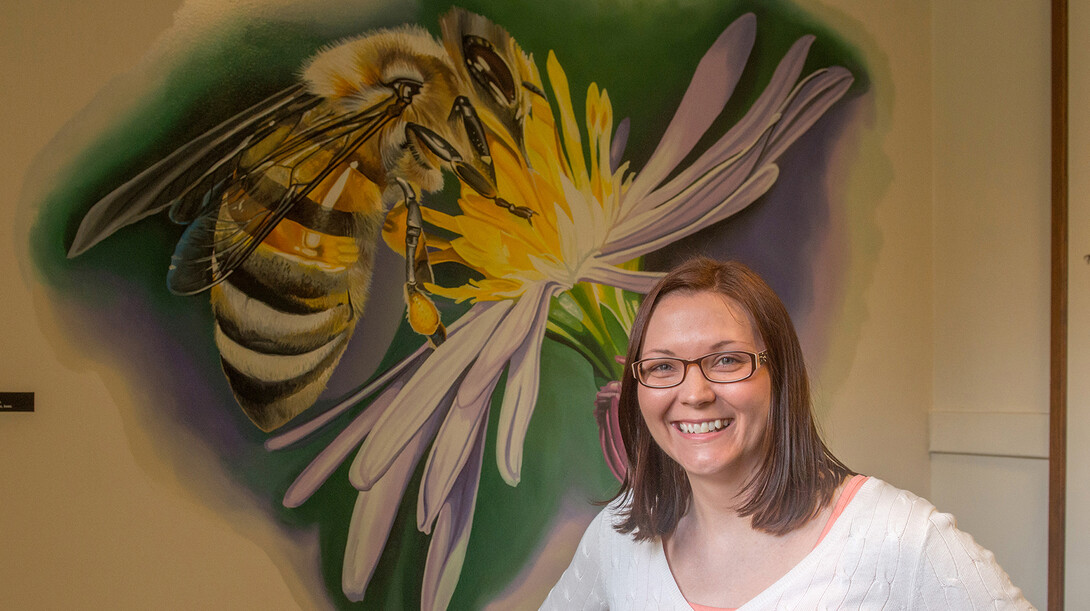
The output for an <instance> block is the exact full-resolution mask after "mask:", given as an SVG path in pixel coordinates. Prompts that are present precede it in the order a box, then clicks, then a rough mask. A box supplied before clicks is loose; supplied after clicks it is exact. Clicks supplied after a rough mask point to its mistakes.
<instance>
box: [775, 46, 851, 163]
mask: <svg viewBox="0 0 1090 611" xmlns="http://www.w3.org/2000/svg"><path fill="white" fill-rule="evenodd" d="M854 80H855V79H854V78H853V77H852V74H851V72H848V71H847V70H845V69H844V68H841V67H840V66H833V67H832V68H826V69H824V70H818V71H817V72H814V73H813V74H811V75H810V76H809V77H807V78H806V80H804V81H803V82H802V83H800V84H799V86H798V87H797V88H796V89H795V91H794V92H792V96H791V102H790V103H789V104H788V106H787V109H786V110H784V112H783V118H782V119H780V121H779V122H778V123H777V125H776V129H775V131H773V132H772V138H771V139H770V140H769V144H768V146H767V149H766V151H765V159H770V160H771V159H776V158H778V157H779V156H780V155H781V154H783V151H784V150H785V149H786V148H787V147H789V146H791V144H792V143H793V142H795V140H797V139H798V137H799V136H801V135H802V134H804V133H806V131H807V130H809V129H810V127H811V126H812V125H813V124H814V122H815V121H817V120H818V119H819V118H821V115H823V114H825V111H827V110H829V107H830V106H832V105H833V104H834V103H836V101H837V100H839V99H840V98H841V97H842V96H843V95H844V94H845V93H847V91H848V88H850V87H851V86H852V81H854Z"/></svg>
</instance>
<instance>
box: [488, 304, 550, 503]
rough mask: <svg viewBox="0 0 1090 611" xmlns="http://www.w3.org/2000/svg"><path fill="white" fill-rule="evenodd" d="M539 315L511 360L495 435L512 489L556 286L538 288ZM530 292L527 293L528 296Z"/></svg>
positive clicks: (531, 411)
mask: <svg viewBox="0 0 1090 611" xmlns="http://www.w3.org/2000/svg"><path fill="white" fill-rule="evenodd" d="M535 289H536V290H537V291H540V293H539V294H538V295H537V297H536V305H537V312H536V313H535V315H534V320H533V324H532V325H531V327H530V330H529V331H528V332H527V334H526V341H525V342H524V343H523V344H522V346H520V347H519V349H518V350H516V351H515V354H514V355H512V357H511V366H510V369H509V370H508V375H507V388H506V389H505V390H504V393H503V404H502V406H501V407H500V418H499V426H498V428H497V432H496V462H497V463H498V465H499V470H500V475H501V476H502V477H503V479H504V481H505V482H507V483H508V484H509V485H511V486H517V485H518V482H519V477H520V472H521V471H522V443H523V441H525V439H526V429H527V428H528V427H529V426H530V416H532V415H533V414H534V404H535V403H537V391H538V384H539V382H540V378H539V374H540V372H539V371H538V363H539V362H540V361H541V344H542V342H543V341H544V339H545V323H546V321H547V320H548V318H549V302H550V301H551V299H552V297H553V295H554V294H555V293H556V292H558V290H559V287H557V286H556V285H555V284H550V285H545V284H542V285H538V286H537V287H535ZM529 295H530V291H527V296H529Z"/></svg>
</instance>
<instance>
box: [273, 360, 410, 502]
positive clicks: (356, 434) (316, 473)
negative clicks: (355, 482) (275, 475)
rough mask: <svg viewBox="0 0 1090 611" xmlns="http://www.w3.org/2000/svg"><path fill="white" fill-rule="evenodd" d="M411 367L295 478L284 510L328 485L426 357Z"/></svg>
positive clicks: (289, 488) (288, 491)
mask: <svg viewBox="0 0 1090 611" xmlns="http://www.w3.org/2000/svg"><path fill="white" fill-rule="evenodd" d="M406 362H408V363H411V365H412V366H411V367H409V368H408V369H404V370H403V371H404V375H402V376H400V377H399V378H398V379H396V380H395V381H394V382H393V383H391V384H390V386H389V387H387V388H386V389H385V390H383V392H382V393H381V394H380V395H379V396H378V398H377V399H375V400H374V402H373V403H371V405H368V406H367V408H366V409H365V410H363V413H361V414H360V415H359V416H357V417H356V418H355V419H354V420H353V421H352V422H351V423H350V424H349V425H348V426H347V427H345V428H344V430H343V431H341V432H340V433H339V434H338V435H337V437H336V438H335V439H333V441H332V442H331V443H330V444H329V445H328V446H326V447H325V448H324V449H323V450H322V451H321V452H320V453H318V455H317V456H315V457H314V460H312V461H310V464H308V465H307V466H306V468H305V469H303V471H302V473H300V474H299V476H298V477H296V478H295V481H294V482H292V484H291V486H289V487H288V490H287V492H285V493H284V506H285V507H298V506H300V505H302V504H303V503H304V502H306V500H307V499H309V498H310V496H311V495H312V494H314V492H315V491H316V490H317V489H318V488H319V487H321V485H322V484H324V483H325V481H326V480H327V479H329V476H330V475H332V474H333V472H334V471H336V470H337V468H338V467H340V466H341V463H343V462H344V460H345V459H346V458H347V457H348V455H349V453H351V452H352V450H354V449H356V447H358V446H359V444H360V442H361V441H363V438H364V437H365V436H366V435H367V434H368V433H369V432H371V428H372V427H373V426H374V425H375V422H377V421H378V419H379V417H380V416H382V414H383V413H385V412H386V409H387V408H388V407H390V404H391V403H392V402H393V400H394V397H396V396H397V393H398V392H400V391H401V389H402V388H403V387H404V386H405V382H406V380H408V378H409V377H411V376H412V375H413V373H415V372H416V370H417V369H418V368H419V367H420V365H421V363H422V362H423V357H422V356H421V357H418V358H416V359H407V360H406Z"/></svg>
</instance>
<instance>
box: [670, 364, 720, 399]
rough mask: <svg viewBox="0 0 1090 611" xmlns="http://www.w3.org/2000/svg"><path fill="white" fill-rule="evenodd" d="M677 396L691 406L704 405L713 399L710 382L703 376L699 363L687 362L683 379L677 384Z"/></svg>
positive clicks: (713, 394) (713, 393)
mask: <svg viewBox="0 0 1090 611" xmlns="http://www.w3.org/2000/svg"><path fill="white" fill-rule="evenodd" d="M678 398H679V399H680V400H681V402H682V403H684V404H685V405H693V406H700V405H705V404H708V403H711V402H712V401H714V400H715V391H714V390H713V389H712V382H709V381H708V378H706V377H704V372H703V371H701V370H700V363H689V364H688V365H686V366H685V379H684V380H682V381H681V384H680V385H679V386H678Z"/></svg>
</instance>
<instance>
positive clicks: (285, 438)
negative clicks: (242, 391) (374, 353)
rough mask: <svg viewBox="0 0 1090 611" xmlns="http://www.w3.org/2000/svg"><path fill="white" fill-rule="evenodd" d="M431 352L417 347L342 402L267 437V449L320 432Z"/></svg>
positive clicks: (290, 444)
mask: <svg viewBox="0 0 1090 611" xmlns="http://www.w3.org/2000/svg"><path fill="white" fill-rule="evenodd" d="M430 352H431V346H430V345H429V344H424V345H423V346H421V347H419V348H417V349H416V351H415V352H413V353H412V354H410V355H409V356H408V357H406V358H404V359H402V360H401V361H400V362H398V363H397V364H396V365H394V366H393V367H391V368H390V369H388V370H387V371H386V372H385V373H383V374H382V375H380V376H379V377H377V378H375V380H374V381H372V382H371V383H370V384H368V385H366V386H364V387H363V388H361V389H359V390H358V391H356V392H355V393H353V394H352V396H350V397H348V398H347V399H344V400H343V401H341V402H340V403H337V404H336V405H334V406H333V407H331V408H329V409H327V410H326V411H324V412H322V413H321V414H318V415H317V416H315V417H314V418H311V419H310V420H307V421H306V422H304V423H302V424H300V425H298V426H296V427H294V428H292V429H291V430H288V431H284V432H283V433H280V434H278V435H276V436H275V437H270V438H269V439H266V440H265V449H266V450H268V451H270V452H272V451H275V450H283V449H284V448H287V447H290V446H292V445H294V444H296V443H299V442H300V441H302V440H303V439H305V438H307V437H308V436H310V435H312V434H314V433H316V432H318V431H319V430H321V429H322V428H324V427H325V426H326V425H327V424H329V423H330V422H331V421H333V420H334V419H335V418H336V417H337V416H340V415H341V414H342V413H344V412H345V410H347V409H348V408H350V407H352V406H353V405H356V404H357V403H359V402H360V401H364V400H366V399H367V397H369V396H371V395H372V394H374V393H376V392H378V390H379V389H381V388H382V387H383V386H385V385H386V384H388V383H389V382H390V380H393V379H395V378H397V377H399V375H400V374H401V373H402V372H403V371H405V368H406V367H409V366H410V365H413V364H414V363H415V364H417V365H419V362H420V358H421V357H422V356H425V355H426V354H427V353H430Z"/></svg>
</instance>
